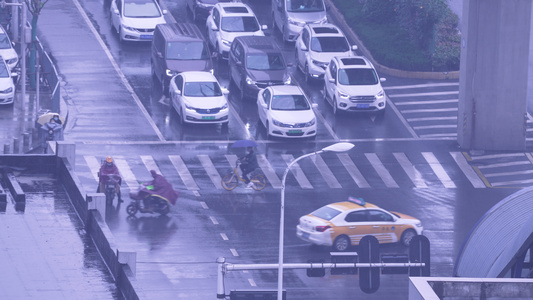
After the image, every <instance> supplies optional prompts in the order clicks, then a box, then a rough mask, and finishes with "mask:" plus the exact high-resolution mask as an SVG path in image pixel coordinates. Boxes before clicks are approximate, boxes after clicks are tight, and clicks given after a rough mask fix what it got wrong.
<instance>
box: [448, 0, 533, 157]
mask: <svg viewBox="0 0 533 300" xmlns="http://www.w3.org/2000/svg"><path fill="white" fill-rule="evenodd" d="M531 2H532V0H513V1H509V0H465V1H464V6H463V24H462V26H463V27H462V28H463V31H462V44H461V47H462V48H461V66H460V77H459V112H458V136H457V139H458V142H459V144H460V145H461V147H463V148H465V149H483V150H515V151H521V150H524V149H525V133H526V132H525V128H526V127H525V121H526V112H527V96H528V81H531V80H533V78H530V77H528V76H529V73H530V71H529V70H530V69H531V68H532V67H529V64H531V58H530V57H529V54H530V43H531V17H532V15H531V12H532V6H531Z"/></svg>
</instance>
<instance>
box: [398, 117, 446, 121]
mask: <svg viewBox="0 0 533 300" xmlns="http://www.w3.org/2000/svg"><path fill="white" fill-rule="evenodd" d="M446 120H457V117H425V118H407V121H409V122H419V121H446Z"/></svg>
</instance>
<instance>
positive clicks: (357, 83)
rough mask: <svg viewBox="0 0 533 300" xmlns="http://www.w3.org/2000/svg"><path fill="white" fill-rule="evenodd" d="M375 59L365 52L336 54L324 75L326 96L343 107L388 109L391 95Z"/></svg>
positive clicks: (338, 108)
mask: <svg viewBox="0 0 533 300" xmlns="http://www.w3.org/2000/svg"><path fill="white" fill-rule="evenodd" d="M385 80H386V79H385V78H379V77H378V74H377V73H376V70H375V69H374V66H373V65H372V63H371V62H370V61H369V60H368V59H367V58H366V57H364V56H352V57H342V56H336V57H334V58H333V59H332V60H331V62H330V63H329V66H328V68H327V70H326V73H325V75H324V98H325V99H326V101H328V102H329V103H330V104H331V105H332V106H333V113H334V114H337V113H338V112H340V111H345V112H354V111H372V112H380V113H384V112H385V106H386V103H387V95H386V94H385V91H384V90H383V87H382V86H381V83H382V82H384V81H385Z"/></svg>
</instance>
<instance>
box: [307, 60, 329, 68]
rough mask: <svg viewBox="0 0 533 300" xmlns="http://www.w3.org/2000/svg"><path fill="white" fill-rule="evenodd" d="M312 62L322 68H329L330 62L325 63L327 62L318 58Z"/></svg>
mask: <svg viewBox="0 0 533 300" xmlns="http://www.w3.org/2000/svg"><path fill="white" fill-rule="evenodd" d="M311 62H312V63H313V65H315V66H317V67H321V68H324V69H325V68H327V67H328V64H327V63H325V62H321V61H318V60H314V59H313V60H311Z"/></svg>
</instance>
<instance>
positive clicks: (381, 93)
mask: <svg viewBox="0 0 533 300" xmlns="http://www.w3.org/2000/svg"><path fill="white" fill-rule="evenodd" d="M383 96H385V92H384V91H383V90H381V91H379V93H377V94H376V98H377V99H379V98H383Z"/></svg>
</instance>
